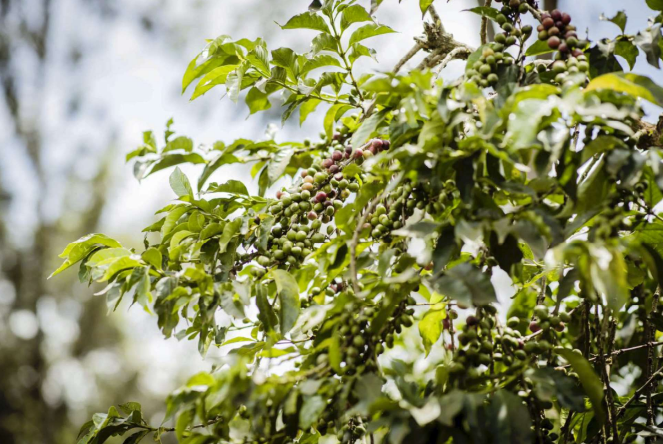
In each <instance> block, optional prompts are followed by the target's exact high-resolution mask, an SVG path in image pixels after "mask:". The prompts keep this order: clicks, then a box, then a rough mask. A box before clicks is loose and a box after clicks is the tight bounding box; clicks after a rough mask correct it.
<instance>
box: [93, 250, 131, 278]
mask: <svg viewBox="0 0 663 444" xmlns="http://www.w3.org/2000/svg"><path fill="white" fill-rule="evenodd" d="M140 265H141V263H140V262H138V261H137V260H136V259H132V258H131V257H128V256H125V257H121V258H118V259H116V260H115V261H113V262H112V263H110V265H109V266H108V268H106V272H105V273H104V275H103V276H102V277H101V278H99V279H97V281H98V282H105V281H107V280H109V279H110V278H112V277H113V276H115V275H116V274H117V273H119V272H120V271H122V270H126V269H128V268H134V267H139V266H140Z"/></svg>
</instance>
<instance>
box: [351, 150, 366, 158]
mask: <svg viewBox="0 0 663 444" xmlns="http://www.w3.org/2000/svg"><path fill="white" fill-rule="evenodd" d="M363 155H364V152H363V151H362V150H361V149H359V148H357V149H356V150H355V153H354V156H353V157H354V158H355V159H359V158H360V157H362V156H363Z"/></svg>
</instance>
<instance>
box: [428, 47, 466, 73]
mask: <svg viewBox="0 0 663 444" xmlns="http://www.w3.org/2000/svg"><path fill="white" fill-rule="evenodd" d="M460 54H466V55H467V56H469V55H470V54H472V50H471V49H470V48H469V47H467V46H459V47H457V48H454V49H452V50H451V52H450V53H449V54H447V55H446V57H444V58H443V59H442V61H441V62H440V64H439V65H438V67H437V68H436V70H437V74H436V76H439V75H440V73H441V72H442V70H443V69H444V68H446V66H447V65H448V64H449V62H451V61H452V60H453V59H462V58H465V57H458V55H460Z"/></svg>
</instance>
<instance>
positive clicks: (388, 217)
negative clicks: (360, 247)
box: [362, 183, 426, 240]
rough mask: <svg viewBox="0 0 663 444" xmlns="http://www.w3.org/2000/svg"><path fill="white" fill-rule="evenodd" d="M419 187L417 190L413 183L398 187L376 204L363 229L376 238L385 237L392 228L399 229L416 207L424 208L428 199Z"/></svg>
mask: <svg viewBox="0 0 663 444" xmlns="http://www.w3.org/2000/svg"><path fill="white" fill-rule="evenodd" d="M421 194H422V193H421V191H420V190H419V189H417V190H415V189H414V187H413V186H412V184H411V183H405V184H403V185H401V186H399V187H397V188H396V189H395V190H394V191H393V192H392V193H391V194H390V195H389V196H388V198H387V199H386V201H385V202H384V203H381V204H378V205H376V207H375V209H374V210H373V213H372V214H371V217H370V218H367V221H366V222H365V223H364V226H363V227H362V229H364V230H370V235H371V237H372V238H373V239H374V240H377V239H382V238H385V240H389V239H388V238H387V236H388V235H389V233H390V232H391V231H392V230H398V229H399V228H402V227H403V225H404V224H405V220H406V219H407V218H408V217H410V216H412V214H413V213H414V209H415V208H419V209H423V208H425V206H426V203H425V202H426V201H425V199H424V197H423V196H422V195H421Z"/></svg>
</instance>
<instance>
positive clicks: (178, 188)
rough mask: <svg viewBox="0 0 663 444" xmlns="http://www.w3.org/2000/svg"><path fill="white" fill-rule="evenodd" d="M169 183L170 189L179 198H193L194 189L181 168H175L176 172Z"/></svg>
mask: <svg viewBox="0 0 663 444" xmlns="http://www.w3.org/2000/svg"><path fill="white" fill-rule="evenodd" d="M168 181H169V182H170V188H171V189H172V190H173V191H174V192H175V194H177V196H178V197H183V196H190V197H193V188H191V184H190V183H189V179H187V177H186V176H185V175H184V173H183V172H182V170H180V168H179V167H176V168H175V171H173V173H172V174H171V175H170V178H169V179H168Z"/></svg>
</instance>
